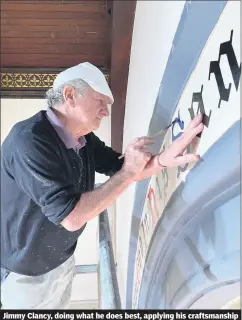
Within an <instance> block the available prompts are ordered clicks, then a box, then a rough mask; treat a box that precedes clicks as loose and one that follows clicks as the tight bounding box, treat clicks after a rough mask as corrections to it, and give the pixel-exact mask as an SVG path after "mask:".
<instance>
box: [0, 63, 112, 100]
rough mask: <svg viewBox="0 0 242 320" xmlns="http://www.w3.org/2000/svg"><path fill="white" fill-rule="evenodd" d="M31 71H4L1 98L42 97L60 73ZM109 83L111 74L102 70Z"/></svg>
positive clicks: (2, 73)
mask: <svg viewBox="0 0 242 320" xmlns="http://www.w3.org/2000/svg"><path fill="white" fill-rule="evenodd" d="M61 71H62V70H59V71H58V72H55V71H54V72H53V71H52V72H51V70H50V71H46V70H45V71H38V70H29V71H27V72H24V71H22V70H16V71H15V70H11V69H9V70H7V69H6V70H4V69H2V72H1V97H9V98H11V96H12V97H13V98H16V97H17V96H21V97H23V96H25V97H26V98H27V97H28V96H30V97H33V96H38V97H42V96H43V94H44V92H45V91H46V90H48V89H49V88H51V87H52V85H53V82H54V80H55V78H56V76H57V75H58V73H59V72H61ZM102 71H103V73H104V75H105V77H106V79H107V81H108V82H109V72H108V71H107V70H102Z"/></svg>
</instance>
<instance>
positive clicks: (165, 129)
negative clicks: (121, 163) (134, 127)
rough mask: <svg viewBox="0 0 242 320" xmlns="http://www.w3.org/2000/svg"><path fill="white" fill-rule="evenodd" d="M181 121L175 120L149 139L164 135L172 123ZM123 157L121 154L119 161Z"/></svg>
mask: <svg viewBox="0 0 242 320" xmlns="http://www.w3.org/2000/svg"><path fill="white" fill-rule="evenodd" d="M180 121H181V120H180V119H179V118H175V119H174V120H173V121H172V123H171V124H169V126H167V127H165V128H164V129H161V130H160V131H157V132H156V133H155V134H153V135H151V136H150V138H151V139H153V138H156V137H158V136H160V135H161V134H162V133H164V132H165V131H167V129H169V128H170V127H171V126H172V125H173V124H174V123H176V122H180ZM124 156H125V153H124V154H122V155H121V156H119V157H118V158H119V159H122V158H123V157H124Z"/></svg>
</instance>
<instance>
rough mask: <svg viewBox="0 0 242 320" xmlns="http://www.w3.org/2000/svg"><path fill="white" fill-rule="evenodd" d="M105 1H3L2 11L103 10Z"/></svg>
mask: <svg viewBox="0 0 242 320" xmlns="http://www.w3.org/2000/svg"><path fill="white" fill-rule="evenodd" d="M104 5H105V1H92V0H87V1H75V2H72V1H68V2H64V1H62V2H61V1H42V2H40V1H35V2H34V1H29V2H24V1H22V0H19V1H3V0H2V1H1V10H2V11H36V9H38V11H62V12H101V11H103V10H104Z"/></svg>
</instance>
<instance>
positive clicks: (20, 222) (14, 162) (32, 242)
mask: <svg viewBox="0 0 242 320" xmlns="http://www.w3.org/2000/svg"><path fill="white" fill-rule="evenodd" d="M52 120H53V119H52ZM59 129H60V130H61V126H59ZM59 129H58V123H57V125H56V126H55V125H53V123H51V121H50V119H49V116H47V113H46V111H41V112H39V113H37V114H36V115H34V116H33V117H31V118H29V119H27V120H24V121H21V122H19V123H17V124H16V125H15V126H14V127H13V128H12V130H11V131H10V133H9V134H8V136H7V138H6V139H5V141H4V142H3V144H2V153H1V156H2V159H1V160H2V161H1V267H2V268H5V269H7V270H9V271H12V272H16V273H19V274H24V275H29V276H37V275H41V274H44V273H46V272H49V271H50V270H53V269H54V268H56V267H58V266H59V265H61V264H62V263H63V262H65V261H66V260H67V259H68V258H69V257H70V256H71V255H72V254H73V253H74V251H75V248H76V244H77V239H78V237H79V236H80V234H81V233H82V232H83V230H84V228H85V226H83V227H82V228H81V229H80V230H77V231H74V232H69V231H68V230H66V229H65V228H64V227H62V226H61V224H60V223H61V221H62V220H63V219H64V218H65V217H67V216H68V214H69V213H70V212H71V211H72V210H73V209H74V207H75V205H76V203H77V202H78V200H79V199H80V197H81V195H82V193H84V192H87V191H91V190H93V189H94V183H95V172H99V173H103V174H105V175H108V176H112V175H113V174H114V173H115V172H117V171H118V170H120V169H121V167H122V164H123V159H122V160H119V159H118V156H119V155H120V153H116V152H115V151H113V150H112V149H111V148H109V147H107V146H106V145H105V144H104V143H103V142H102V141H101V140H100V139H99V138H98V137H97V136H96V135H95V134H94V133H93V132H91V133H89V134H87V135H85V137H83V139H82V141H79V143H77V145H75V146H74V145H72V143H71V145H69V147H68V146H67V145H66V141H65V140H64V139H65V138H67V137H66V136H65V138H63V136H62V137H61V135H60V132H58V130H59ZM69 142H70V141H69ZM75 143H76V142H75ZM79 144H82V145H79ZM80 214H81V213H80ZM87 246H88V244H87Z"/></svg>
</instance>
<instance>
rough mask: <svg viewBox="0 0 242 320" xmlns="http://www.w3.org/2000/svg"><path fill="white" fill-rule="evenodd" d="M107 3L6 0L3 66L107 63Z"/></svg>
mask: <svg viewBox="0 0 242 320" xmlns="http://www.w3.org/2000/svg"><path fill="white" fill-rule="evenodd" d="M106 4H107V1H106V0H103V1H93V0H90V1H80V0H66V1H65V0H52V1H46V0H32V1H31V0H21V1H20V0H19V1H12V0H2V1H1V65H2V67H5V68H12V67H23V68H24V67H26V68H28V67H35V68H51V67H52V68H56V67H57V68H66V67H70V66H72V65H74V64H77V63H80V62H84V61H90V62H91V63H93V64H95V65H97V66H98V67H102V68H107V66H108V64H109V59H110V52H109V51H110V47H109V46H108V44H109V42H110V27H109V21H110V16H109V14H108V12H107V5H106Z"/></svg>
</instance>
